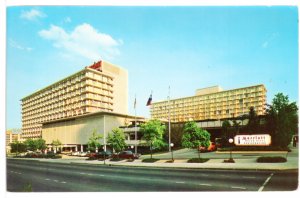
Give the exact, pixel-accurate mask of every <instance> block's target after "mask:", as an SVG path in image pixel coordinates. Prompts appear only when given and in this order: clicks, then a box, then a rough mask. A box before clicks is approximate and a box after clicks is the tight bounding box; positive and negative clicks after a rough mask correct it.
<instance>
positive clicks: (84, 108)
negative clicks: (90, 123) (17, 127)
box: [21, 61, 128, 139]
mask: <svg viewBox="0 0 300 198" xmlns="http://www.w3.org/2000/svg"><path fill="white" fill-rule="evenodd" d="M127 94H128V73H127V71H126V70H124V69H122V68H120V67H118V66H115V65H113V64H110V63H108V62H104V61H99V62H97V63H94V64H93V65H91V66H87V67H85V68H84V69H82V70H80V71H78V72H76V73H75V74H72V75H70V76H68V77H66V78H64V79H62V80H59V81H58V82H55V83H53V84H51V85H49V86H47V87H45V88H43V89H41V90H38V91H36V92H34V93H32V94H30V95H29V96H26V97H24V98H23V99H21V103H22V104H21V105H22V138H23V139H28V138H42V124H43V123H53V122H59V121H60V120H64V119H68V120H70V118H75V117H78V116H82V115H86V114H90V113H94V112H111V113H117V114H127V112H128V109H127V108H128V107H127V106H128V95H127Z"/></svg>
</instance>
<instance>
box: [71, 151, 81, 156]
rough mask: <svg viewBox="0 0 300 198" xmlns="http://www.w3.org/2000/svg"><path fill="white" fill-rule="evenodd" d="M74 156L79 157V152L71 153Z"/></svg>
mask: <svg viewBox="0 0 300 198" xmlns="http://www.w3.org/2000/svg"><path fill="white" fill-rule="evenodd" d="M71 155H72V156H78V155H79V151H74V152H72V153H71Z"/></svg>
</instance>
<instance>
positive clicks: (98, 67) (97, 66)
mask: <svg viewBox="0 0 300 198" xmlns="http://www.w3.org/2000/svg"><path fill="white" fill-rule="evenodd" d="M89 68H91V69H95V70H97V71H102V61H99V62H96V63H94V64H93V65H91V66H89Z"/></svg>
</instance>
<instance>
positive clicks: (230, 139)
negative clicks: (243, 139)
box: [228, 138, 233, 161]
mask: <svg viewBox="0 0 300 198" xmlns="http://www.w3.org/2000/svg"><path fill="white" fill-rule="evenodd" d="M228 142H229V143H230V144H232V143H233V139H232V138H229V140H228ZM229 161H233V159H232V146H231V145H230V157H229Z"/></svg>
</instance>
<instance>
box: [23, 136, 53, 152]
mask: <svg viewBox="0 0 300 198" xmlns="http://www.w3.org/2000/svg"><path fill="white" fill-rule="evenodd" d="M24 144H25V145H26V149H27V150H30V151H36V150H41V151H43V150H45V149H46V148H47V145H46V141H45V140H44V139H42V138H39V139H27V140H25V142H24Z"/></svg>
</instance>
